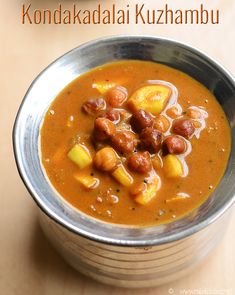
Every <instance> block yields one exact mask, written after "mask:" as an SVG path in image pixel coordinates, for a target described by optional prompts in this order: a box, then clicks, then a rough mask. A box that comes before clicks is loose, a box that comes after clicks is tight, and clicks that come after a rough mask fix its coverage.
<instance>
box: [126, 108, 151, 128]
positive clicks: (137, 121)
mask: <svg viewBox="0 0 235 295" xmlns="http://www.w3.org/2000/svg"><path fill="white" fill-rule="evenodd" d="M130 124H131V127H132V129H133V130H134V131H136V132H140V131H141V130H142V129H144V128H146V127H150V126H152V125H153V117H152V115H151V114H150V113H149V112H147V111H145V110H138V111H136V112H135V113H134V114H133V115H132V116H131V119H130Z"/></svg>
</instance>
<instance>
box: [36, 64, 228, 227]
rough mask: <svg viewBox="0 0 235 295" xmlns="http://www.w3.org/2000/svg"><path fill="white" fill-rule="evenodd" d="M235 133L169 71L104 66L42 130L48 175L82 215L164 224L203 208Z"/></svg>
mask: <svg viewBox="0 0 235 295" xmlns="http://www.w3.org/2000/svg"><path fill="white" fill-rule="evenodd" d="M229 152H230V129H229V126H228V122H227V120H226V117H225V114H224V112H223V110H222V108H221V107H220V105H219V104H218V102H217V101H216V99H215V97H214V96H213V95H212V94H211V93H210V92H209V91H208V90H207V89H206V88H205V87H204V86H203V85H201V84H200V83H198V82H197V81H195V80H194V79H192V78H191V77H189V76H188V75H186V74H184V73H182V72H180V71H178V70H175V69H173V68H170V67H167V66H164V65H161V64H157V63H152V62H144V61H121V62H115V63H110V64H106V65H104V66H101V67H99V68H96V69H94V70H92V71H90V72H88V73H86V74H85V75H82V76H80V77H78V78H77V79H75V80H74V81H73V82H72V83H70V84H69V85H68V86H67V87H66V88H65V89H64V90H63V91H62V92H61V93H60V94H59V95H58V96H57V98H56V99H55V100H54V102H53V103H52V104H51V106H50V107H49V109H48V112H47V114H46V116H45V119H44V122H43V125H42V129H41V154H42V163H43V166H44V168H45V171H46V173H47V175H48V177H49V179H50V181H51V183H52V185H53V186H54V187H55V188H56V190H57V191H58V192H59V193H60V195H61V196H63V197H64V198H65V199H66V200H67V201H68V202H69V203H70V204H72V205H73V206H74V207H76V208H77V209H79V210H81V211H83V212H84V213H86V214H88V215H90V216H92V217H95V218H98V219H101V220H104V221H107V222H112V223H119V224H127V225H128V224H131V225H139V226H142V225H151V224H160V223H164V222H169V221H172V220H175V219H176V218H179V217H182V216H183V215H185V214H186V213H188V212H190V211H192V210H193V209H195V208H196V207H198V206H199V205H200V204H201V203H202V202H204V201H205V200H206V198H207V197H208V196H209V194H210V193H211V192H213V190H214V189H215V187H216V185H217V184H218V183H219V181H220V179H221V177H222V175H223V173H224V170H225V167H226V164H227V160H228V156H229Z"/></svg>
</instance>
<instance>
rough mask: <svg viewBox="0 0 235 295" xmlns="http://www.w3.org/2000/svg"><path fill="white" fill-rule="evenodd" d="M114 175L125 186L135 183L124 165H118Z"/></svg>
mask: <svg viewBox="0 0 235 295" xmlns="http://www.w3.org/2000/svg"><path fill="white" fill-rule="evenodd" d="M112 175H113V177H114V178H115V179H116V180H117V181H118V182H119V183H121V184H122V185H123V186H130V185H131V184H132V183H133V178H132V176H131V175H130V174H129V173H128V172H127V171H126V169H125V168H124V166H123V165H120V166H118V167H117V168H116V169H115V170H114V171H113V173H112Z"/></svg>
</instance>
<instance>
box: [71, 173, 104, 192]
mask: <svg viewBox="0 0 235 295" xmlns="http://www.w3.org/2000/svg"><path fill="white" fill-rule="evenodd" d="M74 177H75V179H76V180H77V181H78V182H79V183H80V184H82V185H83V186H84V187H85V188H87V189H94V188H96V187H97V186H98V185H99V183H100V181H99V179H98V178H95V177H92V176H89V175H88V176H82V175H74Z"/></svg>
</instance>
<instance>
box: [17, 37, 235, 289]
mask: <svg viewBox="0 0 235 295" xmlns="http://www.w3.org/2000/svg"><path fill="white" fill-rule="evenodd" d="M126 59H128V60H131V59H135V60H136V59H138V60H148V61H154V62H158V63H162V64H165V65H168V66H171V67H173V68H176V69H178V70H181V71H183V72H185V73H186V74H188V75H190V76H191V77H193V78H195V79H196V80H198V81H199V82H200V83H202V84H203V85H204V86H206V87H207V88H208V89H209V90H210V91H211V92H212V93H213V94H214V95H215V97H216V98H217V100H218V101H219V103H220V104H221V106H222V108H223V110H224V112H225V114H226V116H227V119H228V121H229V123H230V127H231V135H232V146H231V154H230V158H229V161H228V165H227V169H226V171H225V174H224V176H223V178H222V180H221V181H220V183H219V185H218V186H217V188H216V190H215V191H214V192H213V193H212V194H211V196H210V197H209V198H208V199H207V200H206V201H205V202H204V203H203V204H202V205H201V206H200V207H199V208H197V209H195V210H194V211H193V212H191V213H190V214H188V215H186V216H185V217H183V218H181V219H179V220H175V221H173V222H171V223H168V224H161V225H158V226H146V227H133V226H122V225H118V224H111V223H107V222H103V221H101V220H97V219H94V218H91V217H89V216H87V215H85V214H83V213H82V212H80V211H78V210H76V209H75V208H74V207H72V206H71V205H70V204H68V203H67V202H66V201H65V200H64V199H63V198H61V197H60V196H59V195H58V193H57V192H56V191H55V189H54V188H53V187H52V186H51V184H50V182H49V180H48V179H47V177H46V175H45V173H44V171H43V167H42V165H41V161H40V148H39V138H40V136H39V135H40V128H41V124H42V121H43V118H44V116H45V114H46V112H47V109H48V107H49V105H50V104H51V103H52V101H53V100H54V98H55V97H56V96H57V94H58V93H59V92H60V91H61V90H62V89H63V88H64V87H65V86H66V85H67V84H68V83H70V82H71V81H73V80H74V79H75V78H76V77H78V76H79V75H81V74H82V73H85V72H87V71H89V70H91V69H93V68H94V67H97V66H99V65H102V64H104V63H108V62H111V61H118V60H126ZM48 85H49V86H48ZM234 124H235V82H234V79H233V78H232V76H231V75H230V74H229V73H228V72H227V71H226V70H225V69H223V68H222V67H221V66H220V65H218V64H217V63H216V62H214V61H213V60H212V59H210V58H209V57H207V56H206V55H205V54H203V53H201V52H200V51H198V50H195V49H194V48H192V47H189V46H187V45H185V44H182V43H179V42H176V41H172V40H167V39H163V38H156V37H143V36H120V37H111V38H104V39H99V40H96V41H92V42H89V43H87V44H85V45H82V46H80V47H78V48H75V49H74V50H72V51H70V52H68V53H67V54H65V55H64V56H62V57H60V58H59V59H58V60H56V61H55V62H54V63H52V64H51V65H50V66H48V67H47V68H46V69H45V70H44V71H43V72H42V73H41V74H40V75H39V76H38V77H37V78H36V79H35V81H34V82H33V83H32V85H31V86H30V88H29V90H28V92H27V93H26V95H25V98H24V100H23V103H22V105H21V107H20V110H19V112H18V115H17V118H16V121H15V126H14V130H13V143H14V152H15V158H16V162H17V166H18V170H19V173H20V175H21V177H22V180H23V181H24V183H25V185H26V187H27V189H28V190H29V192H30V194H31V195H32V197H33V198H34V200H35V201H36V203H37V204H38V206H39V209H40V223H41V226H42V228H43V230H44V232H45V234H46V236H47V237H48V239H49V240H50V241H51V242H52V244H53V245H54V246H55V248H56V249H57V250H58V251H59V252H60V253H61V255H62V256H63V257H64V258H65V260H66V261H68V262H69V263H70V264H71V265H72V266H73V267H74V268H76V269H77V270H79V271H80V272H82V273H84V274H86V275H88V276H91V277H92V278H94V279H96V280H98V281H101V282H104V283H107V284H112V285H117V286H122V287H150V286H156V285H159V284H162V283H165V282H168V281H170V280H173V279H177V278H179V277H180V276H183V275H185V274H186V273H187V272H188V271H189V270H191V269H193V268H194V267H195V265H197V264H198V263H199V262H200V261H202V260H203V258H204V257H205V256H207V254H208V253H210V252H211V250H212V249H213V248H214V247H215V246H216V244H217V243H218V241H219V240H221V236H222V235H223V233H224V232H225V228H226V226H227V221H228V219H229V211H228V210H227V209H228V208H229V207H230V206H231V205H232V204H233V202H234V199H235V183H234V177H235V146H234V145H235V143H234V136H235V128H234Z"/></svg>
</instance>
